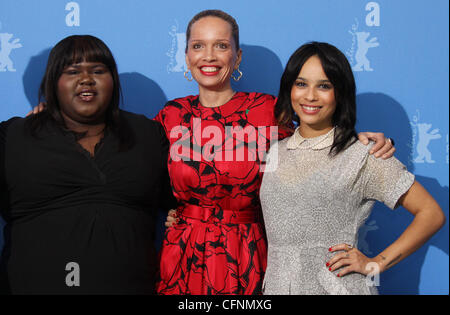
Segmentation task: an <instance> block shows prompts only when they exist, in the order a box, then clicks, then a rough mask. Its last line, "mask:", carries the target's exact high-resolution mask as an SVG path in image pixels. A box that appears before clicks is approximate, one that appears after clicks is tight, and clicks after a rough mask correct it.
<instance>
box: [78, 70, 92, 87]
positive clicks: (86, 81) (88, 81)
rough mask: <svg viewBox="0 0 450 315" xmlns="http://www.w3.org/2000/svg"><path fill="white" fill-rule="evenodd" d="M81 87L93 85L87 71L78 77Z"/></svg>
mask: <svg viewBox="0 0 450 315" xmlns="http://www.w3.org/2000/svg"><path fill="white" fill-rule="evenodd" d="M80 84H81V85H95V80H94V78H93V77H92V75H91V74H90V73H89V72H88V71H83V72H82V73H81V77H80Z"/></svg>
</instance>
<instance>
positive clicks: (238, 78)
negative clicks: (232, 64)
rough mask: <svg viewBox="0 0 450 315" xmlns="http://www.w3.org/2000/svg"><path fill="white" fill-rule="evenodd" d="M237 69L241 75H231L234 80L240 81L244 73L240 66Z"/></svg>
mask: <svg viewBox="0 0 450 315" xmlns="http://www.w3.org/2000/svg"><path fill="white" fill-rule="evenodd" d="M236 71H237V72H238V73H239V76H238V77H237V78H236V77H235V76H234V75H231V77H232V78H233V80H234V81H236V82H238V81H239V80H240V79H241V78H242V75H243V73H242V71H241V70H239V66H238V68H237V69H236Z"/></svg>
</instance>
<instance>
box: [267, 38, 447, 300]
mask: <svg viewBox="0 0 450 315" xmlns="http://www.w3.org/2000/svg"><path fill="white" fill-rule="evenodd" d="M275 114H276V116H277V119H278V122H279V124H280V125H282V126H289V125H290V124H291V123H292V121H293V120H294V121H297V123H298V128H297V129H296V130H295V132H294V134H293V135H292V136H291V137H290V138H287V139H284V140H282V141H280V142H279V143H277V144H276V145H275V146H273V147H272V148H271V150H270V152H269V156H268V160H269V163H273V161H276V162H277V163H278V164H277V167H276V168H275V171H273V172H266V173H265V175H264V178H263V183H262V186H261V191H260V197H261V204H262V209H263V213H264V221H265V224H266V231H267V238H268V247H269V249H268V262H267V271H266V275H265V280H264V286H263V287H264V294H376V293H377V290H376V287H375V286H374V281H373V280H372V277H374V278H373V279H376V277H377V275H378V274H379V273H381V272H383V271H385V270H386V269H388V268H390V267H392V266H393V265H395V264H396V263H398V262H399V261H401V260H402V259H404V258H405V257H407V256H408V255H410V254H411V253H412V252H414V251H415V250H417V249H418V248H419V247H420V246H421V245H422V244H424V243H425V242H426V241H427V240H428V239H429V238H430V237H431V236H432V235H433V234H434V233H435V232H436V231H438V230H439V228H440V227H441V226H442V225H443V224H444V221H445V217H444V214H443V212H442V210H441V209H440V207H439V205H438V204H437V203H436V201H435V200H434V199H433V197H432V196H431V195H430V194H429V193H428V192H427V191H426V190H425V189H424V188H423V187H422V186H421V185H420V184H419V183H418V182H416V181H415V180H414V175H412V174H411V173H409V172H408V171H407V170H406V168H405V166H404V165H403V164H401V163H400V162H399V161H398V160H397V159H395V158H391V159H387V160H382V159H376V158H374V157H373V156H372V155H370V154H369V150H370V146H369V147H367V146H364V145H362V144H361V143H360V142H359V141H357V140H356V139H357V138H356V132H355V129H354V128H355V122H356V88H355V81H354V77H353V73H352V70H351V67H350V65H349V63H348V61H347V59H346V57H345V56H344V54H342V52H340V51H339V50H338V49H337V48H335V47H334V46H332V45H329V44H326V43H317V42H312V43H308V44H305V45H303V46H302V47H300V48H299V49H298V50H297V51H296V52H295V53H294V54H293V55H292V57H291V58H290V60H289V62H288V64H287V66H286V70H285V72H284V74H283V77H282V79H281V84H280V94H279V97H278V101H277V104H276V108H275ZM272 166H273V165H272ZM272 169H273V167H272ZM375 200H378V201H381V202H383V203H385V204H386V205H387V206H388V207H390V208H391V209H395V208H396V207H397V206H399V205H401V206H403V207H404V208H406V209H407V210H408V211H409V212H410V213H412V214H413V215H414V216H415V218H414V220H413V222H412V223H411V224H410V225H409V227H408V228H407V229H406V230H405V231H404V232H403V234H402V235H401V236H400V237H399V238H398V239H397V240H396V241H395V242H394V243H392V244H391V245H390V246H389V247H388V248H386V249H385V250H384V251H382V252H381V253H379V254H378V255H377V256H375V257H373V258H368V257H366V256H365V255H364V254H362V253H361V252H360V251H359V250H358V249H357V248H355V247H353V245H355V244H357V241H358V240H357V232H358V229H359V227H360V226H361V225H362V224H363V223H364V221H365V220H366V219H367V217H368V216H369V214H370V211H371V209H372V206H373V204H374V202H375ZM330 246H331V247H330ZM368 276H369V277H368Z"/></svg>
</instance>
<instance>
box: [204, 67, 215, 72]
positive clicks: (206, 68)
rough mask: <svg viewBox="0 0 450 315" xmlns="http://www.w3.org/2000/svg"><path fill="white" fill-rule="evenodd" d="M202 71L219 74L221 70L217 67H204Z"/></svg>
mask: <svg viewBox="0 0 450 315" xmlns="http://www.w3.org/2000/svg"><path fill="white" fill-rule="evenodd" d="M202 71H203V72H217V71H219V68H216V67H203V68H202Z"/></svg>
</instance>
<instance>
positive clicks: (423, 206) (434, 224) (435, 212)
mask: <svg viewBox="0 0 450 315" xmlns="http://www.w3.org/2000/svg"><path fill="white" fill-rule="evenodd" d="M398 204H399V205H402V206H403V207H404V208H405V209H407V210H408V211H409V212H410V213H411V214H413V215H414V220H413V221H412V222H411V224H410V225H409V226H408V228H407V229H406V230H405V231H404V232H403V233H402V235H400V237H399V238H398V239H397V240H396V241H395V242H394V243H392V244H391V245H390V246H389V247H387V248H386V249H385V250H384V251H382V252H381V253H380V254H379V255H377V256H376V257H374V258H372V259H370V258H368V257H366V256H365V255H364V254H362V253H361V252H360V251H359V250H358V249H356V248H352V249H349V248H348V245H346V244H339V245H336V246H333V247H331V248H330V251H332V252H334V251H342V250H344V251H346V252H343V253H339V254H337V255H335V256H334V257H333V258H332V259H331V260H330V261H329V262H328V263H327V266H330V271H334V270H336V269H339V268H341V267H344V266H345V268H343V269H342V270H340V271H339V274H338V276H340V277H342V276H344V275H346V274H348V273H350V272H358V273H361V274H365V275H367V274H368V273H369V272H370V270H366V266H367V264H368V263H370V262H376V263H377V264H378V266H379V272H380V273H381V272H383V271H385V270H387V269H389V268H391V267H392V266H394V265H396V264H397V263H399V262H400V261H402V260H403V259H405V258H406V257H408V256H409V255H410V254H412V253H413V252H414V251H416V250H417V249H418V248H420V247H421V246H422V245H423V244H424V243H425V242H426V241H427V240H428V239H429V238H430V237H431V236H433V234H435V233H436V232H437V231H438V230H439V229H440V228H441V227H442V226H443V225H444V223H445V216H444V213H443V212H442V210H441V208H440V207H439V205H438V204H437V202H436V201H435V200H434V198H433V197H432V196H431V195H430V194H429V193H428V191H427V190H426V189H425V188H423V186H422V185H420V184H419V183H418V182H416V181H415V182H414V183H413V185H412V186H411V188H410V189H409V190H408V191H407V192H406V193H405V194H404V195H403V196H402V197H401V198H400V200H399V202H398Z"/></svg>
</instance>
